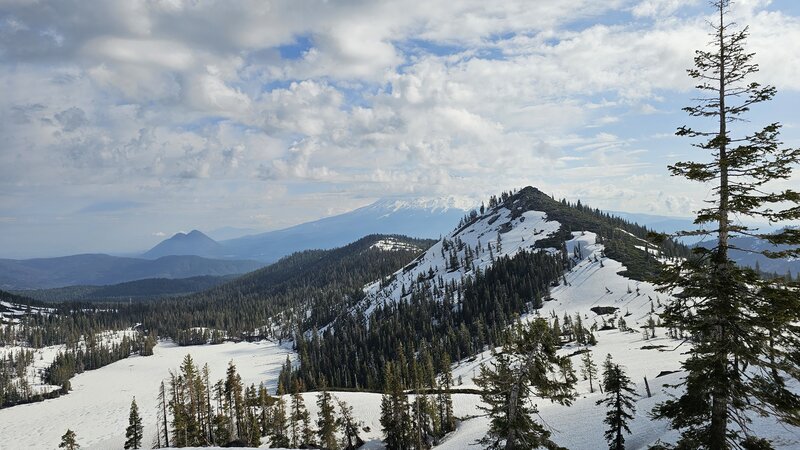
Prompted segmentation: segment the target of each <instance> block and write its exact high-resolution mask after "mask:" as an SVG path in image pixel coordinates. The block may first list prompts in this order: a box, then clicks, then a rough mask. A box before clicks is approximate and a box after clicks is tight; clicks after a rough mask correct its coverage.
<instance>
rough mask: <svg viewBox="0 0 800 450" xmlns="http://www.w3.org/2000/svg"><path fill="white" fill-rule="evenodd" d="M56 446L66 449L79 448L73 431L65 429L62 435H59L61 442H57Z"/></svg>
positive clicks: (76, 449) (75, 449)
mask: <svg viewBox="0 0 800 450" xmlns="http://www.w3.org/2000/svg"><path fill="white" fill-rule="evenodd" d="M58 448H63V449H66V450H78V449H79V448H81V446H80V445H78V441H77V437H76V436H75V432H74V431H72V430H69V429H68V430H67V432H66V433H64V435H63V436H61V443H60V444H58Z"/></svg>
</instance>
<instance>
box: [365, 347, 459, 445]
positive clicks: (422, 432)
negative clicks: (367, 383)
mask: <svg viewBox="0 0 800 450" xmlns="http://www.w3.org/2000/svg"><path fill="white" fill-rule="evenodd" d="M398 354H400V355H402V354H403V352H402V349H399V350H398ZM423 358H424V360H423V361H422V363H421V364H420V363H418V362H417V360H412V361H411V363H410V364H407V363H406V360H405V359H404V358H401V359H399V360H398V361H397V362H394V363H392V362H387V363H386V367H385V368H384V371H383V373H384V395H383V397H382V398H381V418H380V421H381V426H382V427H383V432H384V434H385V436H386V439H385V442H386V447H387V449H390V450H392V449H404V450H406V449H407V450H423V449H429V448H431V447H433V446H434V445H436V444H438V443H439V441H440V440H441V438H442V437H444V436H445V435H446V434H447V433H449V432H451V431H453V430H455V426H456V419H455V416H454V415H453V399H452V395H451V388H452V386H453V374H452V372H451V371H450V360H449V358H447V357H446V356H445V358H444V360H443V362H442V367H443V368H442V371H441V372H440V373H439V375H438V376H437V375H436V374H435V372H434V370H433V361H432V359H431V358H430V354H426V355H425V356H424V357H423ZM409 392H410V393H412V394H413V396H412V397H411V398H409V395H408V394H409Z"/></svg>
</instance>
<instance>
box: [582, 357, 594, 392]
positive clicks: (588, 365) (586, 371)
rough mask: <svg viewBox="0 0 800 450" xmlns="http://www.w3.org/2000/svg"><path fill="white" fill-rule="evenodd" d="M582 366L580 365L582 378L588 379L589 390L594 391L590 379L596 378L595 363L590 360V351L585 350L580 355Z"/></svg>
mask: <svg viewBox="0 0 800 450" xmlns="http://www.w3.org/2000/svg"><path fill="white" fill-rule="evenodd" d="M581 362H582V363H583V367H581V374H582V375H583V379H584V380H589V392H591V393H594V385H593V384H592V381H593V380H594V379H595V378H597V365H595V363H594V361H592V352H586V353H584V354H583V356H582V357H581Z"/></svg>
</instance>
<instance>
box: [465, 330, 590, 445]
mask: <svg viewBox="0 0 800 450" xmlns="http://www.w3.org/2000/svg"><path fill="white" fill-rule="evenodd" d="M557 349H558V342H557V340H556V339H555V337H554V336H553V333H552V330H551V329H550V327H549V326H548V325H547V322H546V321H545V320H544V319H535V320H533V321H532V322H531V323H530V324H528V325H522V324H520V323H518V324H517V325H515V326H514V328H513V331H512V336H511V337H510V338H509V341H508V343H507V344H506V345H505V346H504V347H503V352H502V353H500V354H498V355H497V356H496V358H495V361H494V362H492V367H491V368H490V367H488V366H486V365H482V366H481V370H480V375H479V376H478V377H477V378H476V379H475V384H477V385H478V386H479V387H480V388H481V400H483V403H485V404H487V405H488V406H486V407H483V406H481V407H480V408H481V409H482V410H484V411H486V412H487V413H488V414H489V417H490V418H491V421H490V425H489V433H488V434H487V435H486V436H485V437H484V438H483V439H481V441H480V442H481V443H482V444H484V445H487V446H488V448H489V449H501V448H503V449H505V450H521V449H531V448H537V447H539V446H546V447H555V446H556V444H555V443H553V442H552V441H551V440H550V431H549V430H547V429H546V428H545V427H544V426H543V425H542V424H540V423H538V422H536V421H534V420H533V417H532V415H533V414H536V413H537V412H538V409H537V408H536V406H535V405H533V404H532V403H530V402H529V401H528V400H529V398H530V396H531V394H533V393H535V394H536V396H537V397H541V398H546V399H548V400H550V401H553V402H557V403H560V404H563V405H571V404H572V400H573V399H574V398H575V392H574V384H575V376H574V374H573V375H571V376H570V375H568V374H566V373H565V370H567V368H568V367H570V366H569V365H568V364H567V363H566V361H568V360H569V358H567V357H562V356H558V355H557V354H556V350H557ZM562 378H563V380H562Z"/></svg>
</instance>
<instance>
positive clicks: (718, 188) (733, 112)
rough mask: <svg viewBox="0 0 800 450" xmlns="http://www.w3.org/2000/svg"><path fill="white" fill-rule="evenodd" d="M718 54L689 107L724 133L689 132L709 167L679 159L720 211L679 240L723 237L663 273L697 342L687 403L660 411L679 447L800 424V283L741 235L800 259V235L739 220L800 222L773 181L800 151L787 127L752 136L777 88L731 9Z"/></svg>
mask: <svg viewBox="0 0 800 450" xmlns="http://www.w3.org/2000/svg"><path fill="white" fill-rule="evenodd" d="M712 4H713V6H714V10H715V12H714V15H715V17H716V18H715V19H714V21H713V22H712V23H711V27H712V32H711V38H712V42H711V48H709V49H708V50H699V51H697V52H696V56H695V60H694V62H695V68H693V69H690V70H689V71H688V73H689V76H690V77H692V78H693V79H695V80H697V83H698V84H697V86H696V87H697V89H698V90H699V91H701V92H703V93H704V94H707V96H706V97H705V98H702V99H700V102H699V104H697V105H696V106H690V107H687V108H684V110H685V111H686V112H688V113H689V115H690V116H692V117H699V118H705V119H710V120H711V121H712V122H713V128H710V129H708V130H695V129H692V128H689V127H686V126H684V127H681V128H679V129H678V132H677V134H678V135H679V136H687V137H691V138H697V139H700V140H701V141H700V142H699V143H696V144H693V145H694V146H695V147H698V148H700V149H701V150H704V151H708V152H710V153H711V160H710V161H709V162H695V161H689V162H678V163H676V164H674V165H673V166H670V171H671V172H672V174H673V175H677V176H683V177H685V178H687V179H689V180H694V181H699V182H703V183H713V198H712V199H711V200H707V202H708V203H709V206H708V207H707V208H704V209H702V210H700V211H699V212H698V215H697V218H696V219H695V223H696V224H698V225H700V226H701V227H703V229H701V230H699V231H694V232H683V233H679V235H682V236H686V235H701V234H707V235H708V234H710V235H714V240H713V243H714V245H713V247H712V248H709V249H705V248H702V247H696V248H695V250H694V255H693V257H691V258H688V259H687V260H685V261H683V262H680V263H678V264H674V265H671V266H668V267H666V268H665V270H664V271H663V276H662V279H661V284H662V286H663V288H662V290H663V291H667V292H680V295H676V296H675V299H674V300H672V301H671V302H670V303H669V304H668V305H667V306H666V308H665V312H664V314H663V315H662V318H663V319H664V324H665V325H666V326H667V327H668V328H674V329H678V330H681V331H686V332H687V333H688V334H689V335H690V336H692V339H693V340H692V344H693V345H692V349H691V351H690V353H689V357H688V358H687V359H686V361H685V362H684V363H683V368H684V369H685V370H686V371H687V375H686V377H685V378H684V379H683V380H682V382H681V383H680V384H679V386H680V387H681V388H682V394H681V395H680V396H679V397H678V398H676V399H673V400H668V401H666V402H664V403H662V404H660V405H657V407H656V409H655V410H654V414H655V416H656V417H660V418H665V419H668V420H670V421H671V426H672V427H673V428H674V429H677V430H680V431H681V438H680V441H679V442H678V447H679V448H693V449H711V450H724V449H729V448H731V447H738V446H739V445H740V443H741V441H742V439H743V438H747V437H752V433H753V431H754V430H749V429H748V428H749V427H748V426H747V424H748V423H749V422H750V419H749V418H748V412H751V413H756V414H762V415H771V416H773V417H775V418H777V419H778V420H780V421H783V422H785V423H788V424H791V425H800V397H798V395H797V394H796V393H794V392H792V391H791V390H789V389H788V388H787V384H788V383H789V382H790V381H791V380H792V379H794V380H798V379H800V373H799V371H798V370H797V367H798V365H800V355H798V353H797V352H796V351H794V349H796V348H798V342H800V330H798V327H797V323H798V321H800V295H797V292H798V289H800V286H799V285H798V284H797V283H790V282H787V281H786V280H784V279H782V278H775V279H766V278H762V277H761V276H759V274H757V273H756V272H755V271H753V270H752V269H747V268H741V267H737V266H736V264H735V263H734V262H733V261H732V260H731V257H730V251H732V250H733V251H735V250H736V248H735V247H734V246H733V245H732V243H731V238H732V237H734V236H737V235H748V236H756V237H759V238H761V239H764V240H766V241H768V242H770V243H772V244H775V245H783V246H784V247H776V251H768V252H763V254H765V256H768V257H787V256H797V255H800V249H799V248H798V247H797V245H798V244H800V230H797V229H791V228H785V229H783V230H781V231H779V232H776V233H769V234H766V233H763V232H762V233H759V232H758V230H754V229H751V228H748V227H746V226H744V225H742V224H741V223H738V222H736V220H738V218H755V219H761V220H766V221H769V222H772V223H781V222H784V221H791V220H797V219H799V218H800V207H798V204H800V193H798V192H795V191H793V190H791V189H783V190H781V191H778V192H773V191H772V188H770V187H769V186H768V184H770V182H773V181H776V180H777V181H780V180H786V179H789V177H790V176H791V173H792V169H793V166H795V165H796V164H797V163H798V162H799V161H800V149H781V148H780V147H781V145H782V144H781V143H780V142H779V141H778V135H779V131H780V125H779V124H777V123H771V124H768V125H767V126H765V127H764V128H762V129H761V130H759V131H755V132H752V133H750V134H748V133H747V132H746V131H743V128H744V127H745V125H746V120H745V119H744V117H743V116H744V114H745V113H747V112H748V111H749V110H750V108H751V107H753V106H756V105H757V104H759V103H761V102H764V101H768V100H770V99H772V98H773V96H774V95H775V93H776V91H775V88H774V87H772V86H762V85H760V84H759V83H757V82H754V81H751V80H749V78H750V77H751V76H752V75H754V74H755V73H756V72H758V66H757V65H756V64H754V63H753V56H754V55H753V54H752V53H747V51H746V50H745V48H744V44H745V40H746V38H747V36H748V29H747V28H746V27H745V28H743V29H739V28H736V27H735V24H732V23H730V22H729V20H728V16H729V10H728V8H729V6H730V0H715V1H714V2H712Z"/></svg>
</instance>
